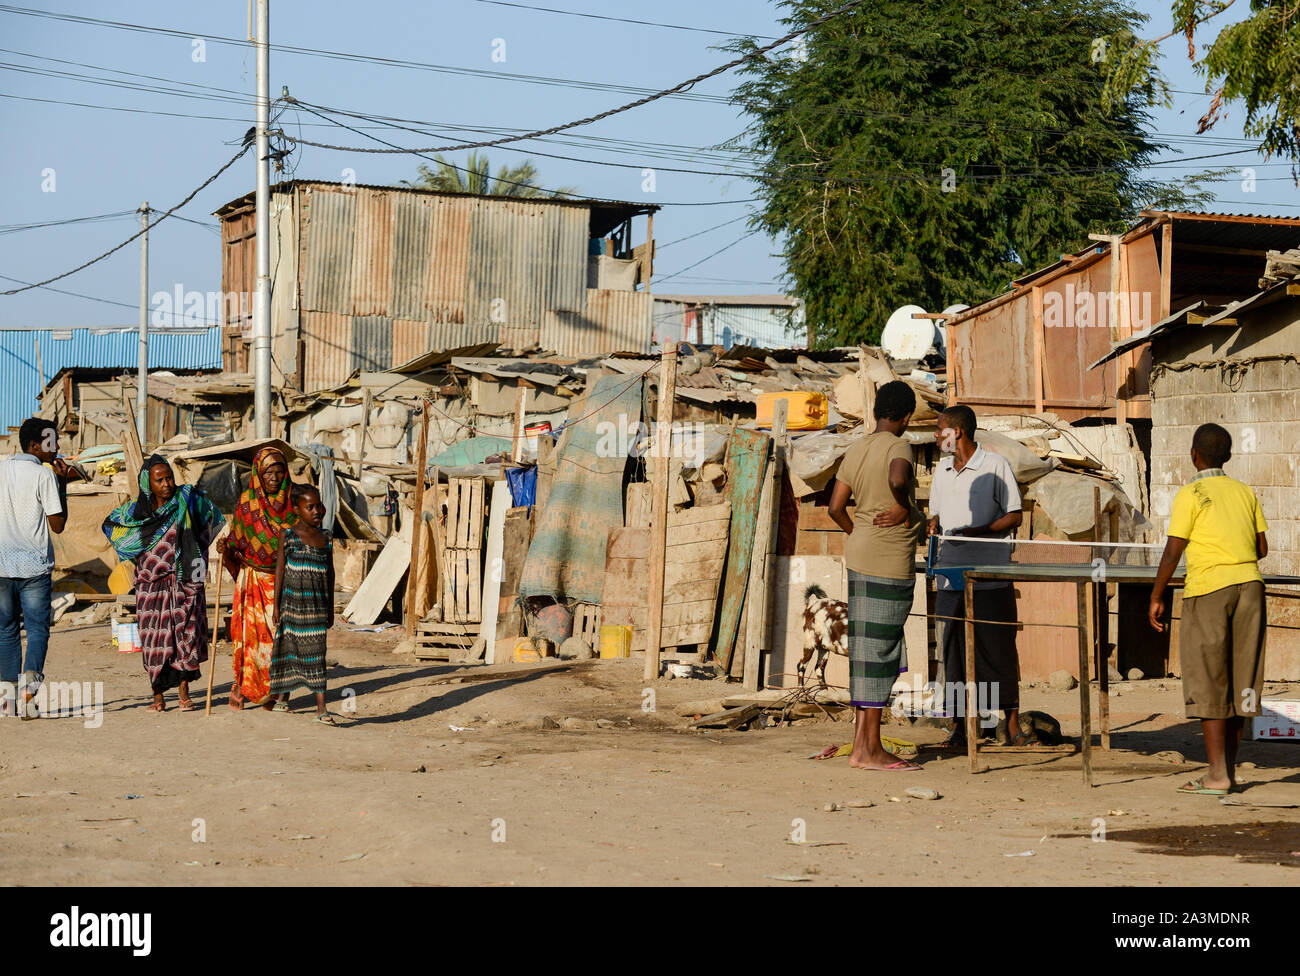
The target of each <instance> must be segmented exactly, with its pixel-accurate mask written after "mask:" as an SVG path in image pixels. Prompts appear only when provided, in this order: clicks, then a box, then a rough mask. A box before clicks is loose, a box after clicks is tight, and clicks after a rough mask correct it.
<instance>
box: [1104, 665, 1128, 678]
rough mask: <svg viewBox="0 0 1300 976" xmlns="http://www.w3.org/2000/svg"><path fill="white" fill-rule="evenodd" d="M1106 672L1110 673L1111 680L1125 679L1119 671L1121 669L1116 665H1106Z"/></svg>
mask: <svg viewBox="0 0 1300 976" xmlns="http://www.w3.org/2000/svg"><path fill="white" fill-rule="evenodd" d="M1106 674H1108V675H1109V676H1110V680H1111V681H1123V680H1124V676H1123V675H1122V674H1120V673H1119V669H1118V668H1115V667H1112V666H1111V665H1109V664H1108V665H1106Z"/></svg>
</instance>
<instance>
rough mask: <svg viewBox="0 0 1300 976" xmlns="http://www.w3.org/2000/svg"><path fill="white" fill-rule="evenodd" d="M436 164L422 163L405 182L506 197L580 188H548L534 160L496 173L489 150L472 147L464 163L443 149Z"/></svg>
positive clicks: (571, 192) (424, 187) (426, 187)
mask: <svg viewBox="0 0 1300 976" xmlns="http://www.w3.org/2000/svg"><path fill="white" fill-rule="evenodd" d="M433 160H434V164H433V166H426V165H425V164H424V163H421V164H420V165H419V167H418V168H417V170H416V172H417V173H418V174H419V178H418V179H416V180H414V181H411V180H403V181H402V183H403V185H405V186H413V187H415V188H416V189H420V190H439V191H441V192H443V193H479V194H491V195H493V196H503V197H528V198H536V197H547V198H556V197H567V196H573V195H574V194H575V193H577V192H578V191H577V190H575V189H574V188H573V187H571V186H564V187H560V189H558V190H546V189H543V188H542V187H540V186H538V184H537V181H538V179H539V174H538V172H537V167H536V166H534V165H533V164H532V162H531V161H529V160H525V161H524V162H522V163H520V164H518V165H517V166H502V167H500V168H499V169H498V170H497V175H496V176H495V177H494V176H492V175H491V168H490V166H489V165H488V157H487V154H486V153H479V152H477V151H475V150H471V151H470V153H469V155H468V156H466V157H465V165H464V166H460V165H458V164H456V163H453V162H452V161H451V160H449V159H448V158H447V157H446V156H444V155H443V154H442V153H437V154H435V155H434V157H433Z"/></svg>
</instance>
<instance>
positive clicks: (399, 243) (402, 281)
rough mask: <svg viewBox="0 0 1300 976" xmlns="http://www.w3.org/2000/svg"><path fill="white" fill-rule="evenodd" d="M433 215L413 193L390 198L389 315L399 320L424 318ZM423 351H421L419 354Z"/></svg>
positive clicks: (420, 198) (424, 201)
mask: <svg viewBox="0 0 1300 976" xmlns="http://www.w3.org/2000/svg"><path fill="white" fill-rule="evenodd" d="M432 231H433V212H432V208H431V207H430V206H429V197H426V196H420V195H417V194H413V193H398V194H395V195H394V196H393V269H392V270H393V279H392V294H393V304H392V309H391V311H392V314H393V316H394V317H395V318H401V319H411V320H416V319H424V318H425V304H424V303H425V293H426V289H427V287H428V283H429V264H430V261H431V260H432V256H433V249H432V245H431V242H430V236H431V234H432ZM421 351H423V350H421Z"/></svg>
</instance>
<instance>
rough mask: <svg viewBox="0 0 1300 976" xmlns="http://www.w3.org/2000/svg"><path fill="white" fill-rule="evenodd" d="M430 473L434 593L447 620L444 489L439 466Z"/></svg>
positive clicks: (444, 618) (443, 616)
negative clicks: (439, 479) (440, 483)
mask: <svg viewBox="0 0 1300 976" xmlns="http://www.w3.org/2000/svg"><path fill="white" fill-rule="evenodd" d="M430 474H431V477H430V478H429V480H430V481H431V482H432V483H433V566H434V569H435V570H437V573H436V575H435V579H436V580H437V582H436V583H435V584H434V590H433V593H434V598H435V601H436V602H437V604H438V607H439V608H440V609H441V610H442V619H443V620H444V621H445V620H446V619H447V606H446V604H445V603H444V602H443V600H444V596H443V594H444V592H445V590H444V588H443V583H444V577H445V576H446V572H447V569H446V562H447V557H446V555H445V551H446V542H445V540H444V539H443V535H442V489H441V488H439V487H438V476H439V472H438V468H437V467H435V468H434V469H433V471H432V472H431V473H430Z"/></svg>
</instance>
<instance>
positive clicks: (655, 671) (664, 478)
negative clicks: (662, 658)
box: [645, 339, 677, 681]
mask: <svg viewBox="0 0 1300 976" xmlns="http://www.w3.org/2000/svg"><path fill="white" fill-rule="evenodd" d="M676 380H677V343H676V342H675V341H673V340H671V339H670V340H668V341H667V342H665V343H664V345H663V357H662V358H661V359H660V361H659V414H658V419H657V423H656V427H657V430H656V431H655V438H654V453H655V455H657V456H654V457H652V458H651V461H652V467H651V479H650V480H651V484H652V485H653V486H654V487H653V488H652V489H651V494H650V498H651V502H652V504H653V509H652V514H651V517H650V532H651V537H650V559H649V577H650V580H649V582H650V589H649V593H648V595H647V597H646V606H647V607H648V608H649V610H650V613H649V618H648V620H647V622H646V655H645V679H646V680H647V681H651V680H654V679H655V678H657V677H659V648H660V644H661V641H662V639H663V611H664V566H665V563H666V560H667V538H668V473H669V468H670V464H669V461H670V458H671V457H672V421H673V403H674V401H675V399H676V397H675V393H676V389H675V388H676Z"/></svg>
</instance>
